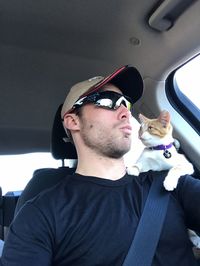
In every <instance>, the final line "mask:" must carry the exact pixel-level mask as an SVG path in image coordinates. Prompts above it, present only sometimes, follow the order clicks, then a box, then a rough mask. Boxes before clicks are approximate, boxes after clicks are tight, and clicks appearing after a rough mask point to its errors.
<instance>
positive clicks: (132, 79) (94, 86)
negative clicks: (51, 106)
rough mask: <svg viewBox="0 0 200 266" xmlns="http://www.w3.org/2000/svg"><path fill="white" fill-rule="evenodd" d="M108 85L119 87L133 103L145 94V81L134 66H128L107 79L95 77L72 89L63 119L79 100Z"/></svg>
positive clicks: (62, 111)
mask: <svg viewBox="0 0 200 266" xmlns="http://www.w3.org/2000/svg"><path fill="white" fill-rule="evenodd" d="M107 83H111V84H113V85H115V86H116V87H118V88H119V89H120V90H121V91H122V93H123V94H124V95H127V96H129V97H130V98H131V99H132V103H135V102H136V101H137V100H139V99H140V98H141V96H142V94H143V80H142V77H141V75H140V73H139V71H138V70H137V69H136V68H135V67H133V66H130V65H126V66H123V67H121V68H119V69H117V70H116V71H115V72H113V73H112V74H111V75H109V76H107V77H102V76H97V77H93V78H90V79H88V80H85V81H82V82H79V83H77V84H75V85H74V86H73V87H71V89H70V91H69V93H68V95H67V97H66V99H65V101H64V104H63V107H62V110H61V117H62V118H63V117H64V116H65V115H66V114H67V113H70V112H72V111H73V105H74V104H75V102H76V101H77V100H79V99H80V98H82V97H84V96H87V95H88V94H91V93H93V92H97V91H98V90H99V89H100V88H101V87H103V86H104V85H106V84H107Z"/></svg>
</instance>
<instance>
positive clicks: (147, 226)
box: [123, 171, 169, 266]
mask: <svg viewBox="0 0 200 266" xmlns="http://www.w3.org/2000/svg"><path fill="white" fill-rule="evenodd" d="M165 175H166V171H165V172H160V175H155V177H154V179H153V182H152V185H151V188H150V191H149V194H148V197H147V200H146V203H145V206H144V210H143V212H142V216H141V218H140V221H139V224H138V227H137V230H136V233H135V236H134V239H133V241H132V244H131V246H130V248H129V251H128V254H127V256H126V258H125V260H124V263H123V266H151V265H152V260H153V257H154V254H155V250H156V247H157V244H158V241H159V236H160V233H161V230H162V226H163V222H164V219H165V216H166V212H167V206H168V202H169V192H167V191H165V189H164V187H163V180H164V177H165Z"/></svg>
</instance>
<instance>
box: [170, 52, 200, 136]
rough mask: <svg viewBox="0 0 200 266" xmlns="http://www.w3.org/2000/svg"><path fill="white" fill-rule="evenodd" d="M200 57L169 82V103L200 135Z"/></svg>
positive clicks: (172, 76)
mask: <svg viewBox="0 0 200 266" xmlns="http://www.w3.org/2000/svg"><path fill="white" fill-rule="evenodd" d="M199 69H200V56H197V57H195V58H193V59H192V60H190V61H189V62H187V63H186V64H184V65H183V66H182V67H180V68H179V69H177V70H176V71H174V72H173V73H172V74H171V75H170V77H169V79H168V82H167V86H166V94H167V96H168V99H169V101H170V102H171V104H172V105H173V107H174V108H175V109H177V111H179V113H180V114H181V115H182V116H183V117H184V118H185V119H186V120H187V122H188V123H190V125H191V126H192V127H193V128H194V129H195V130H196V131H197V132H198V133H200V123H199V120H200V97H199V87H200V75H199Z"/></svg>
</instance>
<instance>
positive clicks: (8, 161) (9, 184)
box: [0, 153, 61, 195]
mask: <svg viewBox="0 0 200 266" xmlns="http://www.w3.org/2000/svg"><path fill="white" fill-rule="evenodd" d="M0 165H1V172H0V186H1V188H2V192H3V195H4V194H6V193H7V192H8V191H18V190H23V189H24V187H25V186H26V184H27V183H28V181H29V180H30V179H31V177H32V175H33V172H34V171H35V170H36V169H39V168H48V167H50V168H51V167H55V168H57V167H59V166H61V162H60V161H57V160H55V159H54V158H53V157H52V155H51V153H29V154H21V155H4V156H0Z"/></svg>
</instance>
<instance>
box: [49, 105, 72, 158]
mask: <svg viewBox="0 0 200 266" xmlns="http://www.w3.org/2000/svg"><path fill="white" fill-rule="evenodd" d="M61 109H62V104H61V105H60V106H59V107H58V110H57V112H56V115H55V118H54V122H53V128H52V134H51V153H52V156H53V157H54V158H55V159H57V160H59V159H60V160H64V159H77V153H76V148H75V146H74V145H73V144H72V143H71V142H65V141H64V139H65V138H66V132H65V130H64V128H63V124H62V121H61V115H60V114H61Z"/></svg>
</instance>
